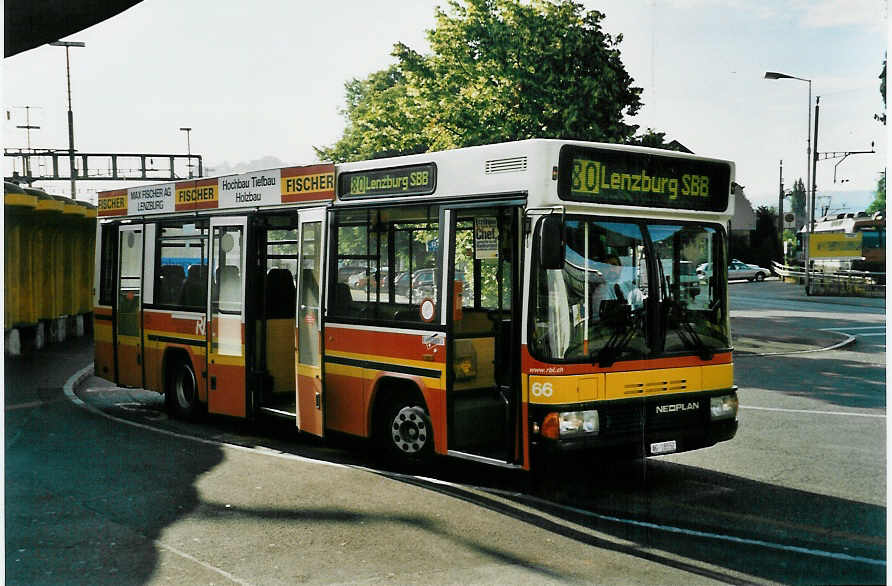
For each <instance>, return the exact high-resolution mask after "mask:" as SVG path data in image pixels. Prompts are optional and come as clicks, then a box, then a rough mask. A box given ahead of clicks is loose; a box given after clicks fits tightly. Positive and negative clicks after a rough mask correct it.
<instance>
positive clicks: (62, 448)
mask: <svg viewBox="0 0 892 586" xmlns="http://www.w3.org/2000/svg"><path fill="white" fill-rule="evenodd" d="M731 291H732V302H731V306H732V330H733V334H734V338H735V346H736V348H737V354H736V356H735V361H736V382H737V384H738V385H739V386H740V398H741V404H742V407H741V414H740V422H741V426H740V431H739V433H738V435H737V437H736V438H735V439H734V440H732V441H731V442H726V443H724V444H720V445H718V446H715V447H713V448H709V449H706V450H701V451H697V452H690V453H685V454H678V455H672V456H664V457H660V458H652V459H649V460H646V461H643V462H641V461H639V462H611V461H603V460H598V461H586V462H580V461H572V462H567V463H566V467H565V468H564V469H562V473H561V474H560V475H554V476H549V477H545V478H537V479H535V480H531V479H530V478H528V477H527V476H525V475H523V474H517V473H507V472H499V471H495V470H492V469H489V468H484V467H480V466H476V465H471V464H467V463H464V462H455V461H441V462H437V463H436V466H435V469H433V470H428V471H426V474H425V475H423V476H422V475H419V476H404V475H400V474H398V473H394V472H390V471H388V470H386V469H384V468H382V467H381V466H379V464H378V462H377V461H376V459H375V458H374V456H373V455H371V454H369V453H368V452H367V450H366V449H365V448H366V446H365V445H364V444H362V443H358V442H355V441H351V440H349V439H346V438H333V440H330V441H327V442H319V441H315V440H312V439H310V438H307V437H304V436H300V435H298V434H296V433H295V432H294V431H293V429H291V427H290V426H287V425H286V426H283V425H281V424H275V423H273V422H263V423H262V424H260V425H252V424H248V423H240V422H233V421H229V420H223V419H216V418H211V419H209V420H207V421H205V422H202V423H199V424H188V423H183V422H179V421H172V420H169V419H168V418H167V417H166V416H165V415H164V413H163V405H162V403H161V399H160V397H159V396H157V395H155V394H153V393H148V392H144V391H140V390H133V389H119V388H116V387H114V386H112V385H110V384H108V383H106V382H104V381H101V380H100V379H97V378H93V377H90V376H87V375H88V373H87V372H86V371H84V370H82V369H83V367H85V366H87V365H88V363H89V362H90V361H91V352H92V346H91V345H90V344H89V342H88V341H85V340H82V341H78V342H74V343H67V344H66V345H65V346H64V347H63V346H53V347H51V348H50V349H48V350H46V351H44V352H41V353H39V354H36V355H34V356H30V357H26V358H22V359H7V361H6V385H5V389H6V392H5V439H6V451H5V472H6V483H5V505H6V509H5V515H6V526H5V531H6V540H5V543H6V580H7V583H10V584H73V583H74V584H76V583H83V584H97V583H108V584H145V583H150V584H160V583H178V584H179V583H215V584H221V583H222V584H225V583H240V584H279V583H280V584H286V583H287V584H293V583H303V582H309V583H335V582H350V583H355V582H385V583H408V582H412V583H459V582H460V583H536V584H540V583H566V582H597V583H617V582H621V583H648V584H651V583H672V584H675V583H681V582H685V583H689V582H690V583H707V582H721V583H728V582H731V583H750V582H753V583H762V582H788V583H852V582H862V583H863V582H868V583H876V582H883V581H885V578H886V563H885V558H886V556H885V552H886V531H885V519H886V503H885V494H886V464H885V460H886V458H885V456H886V453H885V445H886V440H885V437H886V419H885V335H884V332H885V308H884V306H883V305H882V303H881V301H880V300H846V299H821V298H805V297H802V295H801V293H799V290H798V289H797V288H795V287H793V286H790V285H784V284H782V283H778V282H765V283H752V284H750V283H742V284H735V285H733V286H732V288H731ZM835 346H838V347H836V348H834V347H835ZM78 371H81V372H82V373H83V374H84V375H85V376H84V377H81V378H82V379H83V380H81V381H79V383H80V384H77V385H76V386H74V385H73V384H72V383H74V382H75V380H74V379H73V378H72V375H73V374H74V373H76V372H78ZM66 382H68V383H69V389H68V390H69V395H70V396H71V397H75V391H76V398H75V399H74V401H72V399H71V398H69V397H68V396H66V395H65V393H64V392H63V386H64V385H65V383H66ZM79 401H83V402H84V403H85V404H86V405H88V406H90V408H89V409H88V408H84V407H81V406H79V405H78V404H77V402H79Z"/></svg>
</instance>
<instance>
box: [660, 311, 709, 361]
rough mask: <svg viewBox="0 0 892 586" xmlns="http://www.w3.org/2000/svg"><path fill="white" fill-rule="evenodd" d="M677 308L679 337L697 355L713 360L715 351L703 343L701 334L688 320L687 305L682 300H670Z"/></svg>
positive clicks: (703, 358) (702, 358)
mask: <svg viewBox="0 0 892 586" xmlns="http://www.w3.org/2000/svg"><path fill="white" fill-rule="evenodd" d="M670 303H672V306H673V307H674V309H675V316H676V319H677V321H678V337H679V338H681V341H682V343H683V344H684V345H685V347H687V348H690V349H692V350H696V351H697V356H698V357H699V358H700V359H701V360H712V357H713V356H715V352H713V351H712V349H711V348H710V347H709V346H707V345H706V344H704V343H703V340H702V339H701V338H700V335H699V334H697V331H696V330H695V329H694V326H692V325H691V323H690V322H689V321H688V308H687V305H685V304H684V303H681V302H680V301H670Z"/></svg>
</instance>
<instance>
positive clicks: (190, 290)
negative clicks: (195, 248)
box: [180, 265, 208, 307]
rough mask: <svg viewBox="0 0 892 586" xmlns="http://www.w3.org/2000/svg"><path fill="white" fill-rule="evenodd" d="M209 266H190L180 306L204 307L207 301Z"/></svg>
mask: <svg viewBox="0 0 892 586" xmlns="http://www.w3.org/2000/svg"><path fill="white" fill-rule="evenodd" d="M207 278H208V268H207V265H190V266H189V270H188V271H187V272H186V280H185V281H184V282H183V289H182V291H181V292H180V305H183V306H186V307H204V306H205V301H206V299H207Z"/></svg>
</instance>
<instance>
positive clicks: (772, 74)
mask: <svg viewBox="0 0 892 586" xmlns="http://www.w3.org/2000/svg"><path fill="white" fill-rule="evenodd" d="M765 79H797V80H799V81H807V82H808V108H807V110H808V129H807V131H806V133H805V134H806V139H807V146H806V148H805V174H806V175H805V199H806V209H807V210H808V212H809V213H808V218H807V221H808V229H809V231H808V232H806V236H805V293H806V295H807V294H808V291H809V271H808V265H809V263H810V262H811V259H810V258H809V251H808V246H809V233H810V232H811V231H812V228H813V226H814V199H815V193H814V182H813V181H812V177H811V175H813V174H814V160H813V159H812V155H811V80H810V79H805V78H803V77H796V76H795V75H787V74H786V73H778V72H776V71H766V72H765ZM815 127H816V128H815V131H816V132H815V134H817V114H815ZM815 140H817V137H815ZM815 151H816V154H817V146H815ZM810 174H811V175H810ZM809 186H811V187H812V190H811V204H810V205H809V203H808V201H809V197H808V193H809Z"/></svg>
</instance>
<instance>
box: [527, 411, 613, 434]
mask: <svg viewBox="0 0 892 586" xmlns="http://www.w3.org/2000/svg"><path fill="white" fill-rule="evenodd" d="M600 430H601V425H600V421H599V420H598V412H597V411H596V410H589V411H564V412H561V413H549V414H548V415H546V416H545V419H544V420H543V421H542V427H541V432H542V435H543V436H545V437H547V438H551V439H560V438H566V437H574V436H578V435H587V434H591V435H596V434H597V433H598V432H599V431H600Z"/></svg>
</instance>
